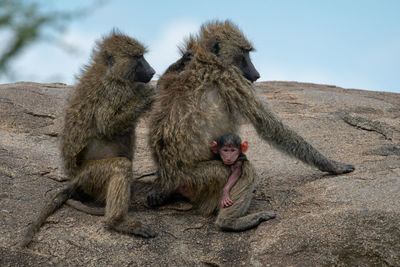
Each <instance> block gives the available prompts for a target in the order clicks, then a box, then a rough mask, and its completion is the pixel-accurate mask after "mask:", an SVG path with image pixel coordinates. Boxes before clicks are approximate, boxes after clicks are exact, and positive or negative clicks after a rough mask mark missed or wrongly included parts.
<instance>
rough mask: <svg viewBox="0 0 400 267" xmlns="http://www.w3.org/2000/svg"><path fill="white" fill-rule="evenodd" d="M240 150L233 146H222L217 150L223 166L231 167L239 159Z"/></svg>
mask: <svg viewBox="0 0 400 267" xmlns="http://www.w3.org/2000/svg"><path fill="white" fill-rule="evenodd" d="M239 154H240V150H239V148H237V147H235V146H232V145H231V146H222V147H221V148H220V149H219V155H220V157H221V159H222V162H223V163H224V164H225V165H232V164H233V163H235V162H236V160H237V158H238V157H239Z"/></svg>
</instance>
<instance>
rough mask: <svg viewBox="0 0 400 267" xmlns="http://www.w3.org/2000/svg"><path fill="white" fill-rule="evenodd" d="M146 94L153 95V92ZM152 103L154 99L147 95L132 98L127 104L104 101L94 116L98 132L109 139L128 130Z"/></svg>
mask: <svg viewBox="0 0 400 267" xmlns="http://www.w3.org/2000/svg"><path fill="white" fill-rule="evenodd" d="M145 89H147V88H145ZM126 90H129V89H126ZM149 90H152V89H151V88H150V89H149ZM147 94H153V92H148V93H147ZM153 101H154V98H153V97H152V96H150V97H149V96H148V95H137V96H134V97H133V98H132V99H130V100H129V101H128V102H127V103H118V102H116V101H115V100H114V99H112V98H111V99H104V104H103V106H102V107H101V108H98V109H97V111H96V114H95V116H96V125H97V129H98V132H99V133H100V134H102V135H104V136H107V137H111V136H113V135H115V134H117V133H119V132H120V131H122V130H124V129H127V128H129V127H130V126H132V124H133V123H134V122H135V121H136V120H137V119H138V118H139V116H141V115H142V114H143V113H144V112H146V111H147V110H149V109H150V107H151V105H152V103H153Z"/></svg>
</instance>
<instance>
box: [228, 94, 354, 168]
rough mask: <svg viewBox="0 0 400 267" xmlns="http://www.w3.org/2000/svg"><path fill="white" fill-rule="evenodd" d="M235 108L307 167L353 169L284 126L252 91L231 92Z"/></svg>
mask: <svg viewBox="0 0 400 267" xmlns="http://www.w3.org/2000/svg"><path fill="white" fill-rule="evenodd" d="M230 92H231V94H233V96H231V99H234V100H236V101H235V104H234V105H235V106H236V108H237V109H238V110H240V111H241V113H242V114H244V115H245V117H247V118H248V119H249V120H250V121H251V122H252V124H253V125H254V127H255V128H256V130H257V133H258V134H259V135H260V136H261V137H262V138H263V139H265V140H266V141H269V142H271V143H272V144H273V145H275V146H276V147H277V148H278V149H280V150H282V151H284V152H286V153H288V154H289V155H291V156H294V157H296V158H298V159H300V160H302V161H304V162H305V163H307V164H310V165H314V166H315V167H317V168H318V169H320V170H321V171H327V172H331V173H335V174H340V173H346V172H351V171H353V170H354V166H352V165H348V164H343V163H340V162H336V161H333V160H330V159H328V158H326V157H325V156H324V155H322V154H321V153H320V152H319V151H318V150H317V149H315V148H314V147H313V146H312V145H311V144H309V143H308V142H307V141H306V140H304V138H303V137H301V136H300V135H299V134H297V133H296V132H295V131H293V130H292V129H291V128H290V127H289V126H287V125H285V124H284V123H282V121H281V119H280V118H279V117H278V116H277V115H276V114H275V113H274V112H273V111H272V109H271V108H270V107H269V106H268V104H267V103H266V102H264V101H262V100H261V99H260V98H259V97H257V96H256V95H255V93H254V91H253V90H247V91H246V90H244V89H242V90H236V88H235V90H230Z"/></svg>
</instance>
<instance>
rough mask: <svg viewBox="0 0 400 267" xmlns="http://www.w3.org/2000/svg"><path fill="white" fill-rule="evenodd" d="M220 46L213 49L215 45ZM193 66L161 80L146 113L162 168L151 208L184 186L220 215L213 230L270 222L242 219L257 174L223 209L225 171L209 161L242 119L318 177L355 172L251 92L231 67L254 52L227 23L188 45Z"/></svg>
mask: <svg viewBox="0 0 400 267" xmlns="http://www.w3.org/2000/svg"><path fill="white" fill-rule="evenodd" d="M216 43H217V44H218V46H217V48H218V49H215V47H216V46H215V44H216ZM186 49H187V51H190V52H191V53H192V57H193V58H192V60H191V61H190V62H189V63H188V64H187V65H186V66H185V67H184V70H183V71H181V72H179V73H167V74H165V75H163V76H162V77H161V78H160V80H159V87H160V91H159V95H158V97H157V100H156V102H155V104H154V108H153V110H152V112H151V125H150V130H151V131H150V146H151V148H152V151H153V156H154V160H155V162H156V163H157V165H158V168H159V179H158V182H157V184H158V192H154V193H153V194H151V195H150V196H149V198H148V200H149V204H152V205H158V204H161V203H162V202H163V201H165V199H166V198H167V197H168V196H169V194H170V193H171V192H174V191H175V190H176V189H177V188H178V187H179V186H181V185H186V186H189V187H190V188H191V190H192V192H193V196H192V197H191V201H192V202H194V203H195V204H197V206H198V208H199V209H200V211H201V212H202V213H203V214H205V215H209V214H211V213H212V212H213V211H215V210H219V214H218V217H217V221H216V224H217V225H218V226H219V227H220V228H221V229H224V230H236V231H239V230H245V229H248V228H251V227H254V226H256V225H258V224H259V223H260V222H261V221H263V220H267V219H270V218H273V217H274V216H275V215H274V213H273V212H259V213H255V214H250V215H247V216H243V215H244V214H245V213H246V211H247V209H248V205H249V203H250V199H251V196H252V190H253V187H254V185H253V184H254V179H255V172H254V170H253V167H252V166H251V164H250V162H245V164H243V173H242V176H241V179H239V181H238V183H237V184H235V186H234V187H233V188H232V191H231V192H232V200H233V202H234V204H233V205H232V206H231V207H228V208H224V209H220V208H219V203H220V200H221V192H222V188H223V185H224V184H225V182H226V179H227V177H228V176H229V168H227V166H224V164H223V163H222V162H221V161H217V160H212V159H213V155H212V153H211V151H210V148H209V144H210V142H211V141H212V140H215V138H217V137H218V136H220V135H222V134H223V133H226V132H231V133H237V131H238V125H239V119H240V117H244V118H245V119H247V120H249V121H250V122H251V123H252V124H253V125H254V126H255V128H256V129H257V132H258V133H259V135H260V136H261V137H262V138H264V139H265V140H266V141H269V142H272V143H273V144H274V145H276V146H277V147H278V148H280V149H282V150H283V151H285V152H287V153H289V154H291V155H293V156H295V157H297V158H299V159H301V160H303V161H305V162H307V163H309V164H312V165H315V166H316V167H318V168H319V169H321V170H323V171H328V172H331V173H345V172H349V171H352V170H353V169H354V167H353V166H351V165H346V164H342V163H338V162H334V161H331V160H329V159H327V158H325V157H324V156H323V155H321V154H320V153H319V152H318V151H317V150H316V149H315V148H313V147H312V146H311V145H310V144H309V143H307V142H306V141H305V140H304V139H303V138H302V137H301V136H299V135H298V134H297V133H295V132H294V131H293V130H291V129H290V128H289V127H288V126H286V125H284V124H283V123H282V121H281V120H280V119H279V118H278V117H277V116H276V115H275V113H274V112H273V111H272V110H271V108H270V107H269V105H268V104H267V103H266V102H264V101H262V100H261V99H260V98H259V97H258V96H257V95H256V93H255V90H254V88H253V85H252V83H251V82H250V81H249V80H247V79H246V78H245V77H244V75H243V72H242V70H241V69H240V68H239V67H238V66H237V64H235V62H237V61H235V60H237V58H238V57H240V56H241V55H242V53H243V51H251V50H253V47H252V46H251V44H250V42H249V41H248V40H247V39H246V38H245V37H244V35H243V33H242V32H240V31H239V30H238V28H237V27H236V26H235V25H233V24H232V23H231V22H229V21H226V22H222V23H221V22H212V23H208V24H205V25H203V26H202V27H201V30H200V33H199V35H197V36H195V37H191V38H190V39H189V40H188V42H187V44H186Z"/></svg>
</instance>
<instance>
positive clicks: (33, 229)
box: [19, 185, 75, 247]
mask: <svg viewBox="0 0 400 267" xmlns="http://www.w3.org/2000/svg"><path fill="white" fill-rule="evenodd" d="M74 190H75V187H74V186H73V185H68V186H67V187H65V188H63V189H61V190H60V191H59V192H57V193H56V194H55V195H54V196H53V197H52V198H51V200H50V201H49V202H48V203H47V205H46V206H45V207H44V208H43V209H42V210H41V211H40V214H39V216H38V217H37V219H36V220H35V221H33V222H32V223H31V224H30V225H29V226H28V229H27V230H26V232H25V235H24V237H23V239H22V241H21V242H20V243H19V247H26V246H28V245H29V243H30V242H31V241H32V238H33V236H34V235H35V234H36V233H37V232H38V231H39V229H40V226H42V224H43V223H44V222H45V221H46V219H47V217H49V216H50V215H51V214H52V213H53V212H55V211H56V210H57V209H58V208H59V207H61V206H62V205H63V204H64V203H65V201H67V200H68V199H69V198H70V196H71V194H72V193H73V191H74Z"/></svg>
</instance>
